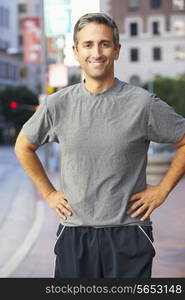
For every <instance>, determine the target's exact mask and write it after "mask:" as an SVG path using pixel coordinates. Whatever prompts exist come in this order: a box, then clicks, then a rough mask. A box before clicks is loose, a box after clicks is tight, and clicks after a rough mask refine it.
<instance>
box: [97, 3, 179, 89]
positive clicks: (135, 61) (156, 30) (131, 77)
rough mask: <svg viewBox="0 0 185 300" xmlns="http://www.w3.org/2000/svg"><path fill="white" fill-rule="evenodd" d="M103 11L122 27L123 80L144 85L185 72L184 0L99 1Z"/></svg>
mask: <svg viewBox="0 0 185 300" xmlns="http://www.w3.org/2000/svg"><path fill="white" fill-rule="evenodd" d="M100 10H101V11H102V12H105V13H108V14H109V15H110V16H112V17H113V18H114V19H115V21H116V23H117V24H118V27H119V30H120V42H121V45H122V48H121V53H120V59H119V63H116V67H115V71H116V75H117V76H118V77H119V78H120V79H122V80H124V81H127V82H130V83H133V84H136V85H141V84H143V83H144V82H145V81H149V80H151V79H152V78H154V77H155V75H162V76H169V77H174V76H177V75H180V74H185V0H100Z"/></svg>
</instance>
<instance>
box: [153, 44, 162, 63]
mask: <svg viewBox="0 0 185 300" xmlns="http://www.w3.org/2000/svg"><path fill="white" fill-rule="evenodd" d="M153 60H155V61H159V60H161V48H159V47H155V48H153Z"/></svg>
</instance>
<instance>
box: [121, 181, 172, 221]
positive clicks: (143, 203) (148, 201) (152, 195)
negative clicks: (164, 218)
mask: <svg viewBox="0 0 185 300" xmlns="http://www.w3.org/2000/svg"><path fill="white" fill-rule="evenodd" d="M166 197H167V194H166V193H164V191H163V190H162V189H161V187H160V185H155V186H152V185H147V188H146V190H144V191H142V192H140V193H137V194H134V195H132V196H131V197H130V199H129V200H128V201H129V202H130V201H132V200H136V202H135V203H134V204H133V205H131V207H130V208H129V209H128V210H127V213H128V214H130V213H131V217H132V218H135V217H137V216H138V215H140V214H141V213H144V212H145V214H144V215H143V217H142V218H141V219H140V220H141V221H145V220H146V219H148V217H149V216H150V214H151V213H152V211H153V210H154V209H155V208H156V207H158V206H160V205H161V204H162V203H163V202H164V201H165V199H166Z"/></svg>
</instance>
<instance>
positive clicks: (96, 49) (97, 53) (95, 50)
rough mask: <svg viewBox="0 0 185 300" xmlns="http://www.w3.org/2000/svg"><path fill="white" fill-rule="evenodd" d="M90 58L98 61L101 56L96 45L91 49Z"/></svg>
mask: <svg viewBox="0 0 185 300" xmlns="http://www.w3.org/2000/svg"><path fill="white" fill-rule="evenodd" d="M92 56H93V58H95V59H98V58H99V57H100V56H101V49H100V47H99V46H98V45H95V46H94V47H93V49H92Z"/></svg>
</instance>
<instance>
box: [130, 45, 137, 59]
mask: <svg viewBox="0 0 185 300" xmlns="http://www.w3.org/2000/svg"><path fill="white" fill-rule="evenodd" d="M138 60H139V51H138V49H137V48H132V49H130V61H138Z"/></svg>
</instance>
